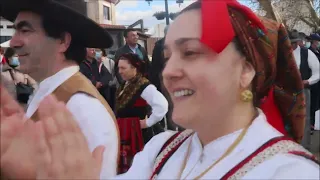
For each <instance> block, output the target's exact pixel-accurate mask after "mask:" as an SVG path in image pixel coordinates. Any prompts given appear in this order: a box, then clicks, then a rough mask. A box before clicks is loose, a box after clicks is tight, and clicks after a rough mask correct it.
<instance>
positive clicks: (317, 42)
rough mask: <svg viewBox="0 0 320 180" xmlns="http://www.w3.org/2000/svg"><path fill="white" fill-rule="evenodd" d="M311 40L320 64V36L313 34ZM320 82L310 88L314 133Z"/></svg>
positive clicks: (313, 50)
mask: <svg viewBox="0 0 320 180" xmlns="http://www.w3.org/2000/svg"><path fill="white" fill-rule="evenodd" d="M309 38H310V40H311V46H310V48H309V49H310V50H311V51H312V52H313V53H314V54H315V55H316V56H317V58H318V60H319V62H320V51H319V49H320V36H319V35H318V34H311V35H310V37H309ZM319 91H320V81H319V82H318V83H316V84H314V85H312V86H311V87H310V93H311V109H310V112H311V114H310V121H311V127H312V129H311V130H312V131H311V133H313V130H314V123H315V114H316V111H317V110H319V109H320V93H319Z"/></svg>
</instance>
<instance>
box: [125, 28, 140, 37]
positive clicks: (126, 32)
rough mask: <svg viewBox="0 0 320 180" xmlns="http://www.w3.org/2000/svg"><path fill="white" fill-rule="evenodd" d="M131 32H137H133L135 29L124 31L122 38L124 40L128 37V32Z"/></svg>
mask: <svg viewBox="0 0 320 180" xmlns="http://www.w3.org/2000/svg"><path fill="white" fill-rule="evenodd" d="M132 31H137V30H135V29H126V30H124V32H123V36H124V37H125V38H126V37H128V34H129V32H132Z"/></svg>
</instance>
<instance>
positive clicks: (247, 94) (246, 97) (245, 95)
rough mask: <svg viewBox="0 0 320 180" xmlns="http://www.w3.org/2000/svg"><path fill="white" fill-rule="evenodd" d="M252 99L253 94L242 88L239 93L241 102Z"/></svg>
mask: <svg viewBox="0 0 320 180" xmlns="http://www.w3.org/2000/svg"><path fill="white" fill-rule="evenodd" d="M252 99H253V94H252V92H251V91H250V90H244V91H243V92H242V93H241V100H242V101H243V102H250V101H252Z"/></svg>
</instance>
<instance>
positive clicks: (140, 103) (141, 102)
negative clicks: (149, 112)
mask: <svg viewBox="0 0 320 180" xmlns="http://www.w3.org/2000/svg"><path fill="white" fill-rule="evenodd" d="M147 105H148V103H147V101H146V100H144V99H143V98H141V97H140V98H139V99H137V100H136V102H135V103H134V105H133V106H134V107H144V106H147Z"/></svg>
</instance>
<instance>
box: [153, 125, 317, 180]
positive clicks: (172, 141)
mask: <svg viewBox="0 0 320 180" xmlns="http://www.w3.org/2000/svg"><path fill="white" fill-rule="evenodd" d="M191 135H192V131H190V130H186V131H183V132H178V133H176V134H174V135H173V136H172V137H171V138H169V139H168V141H167V142H166V143H165V144H164V145H163V147H162V148H161V150H160V153H159V154H158V156H157V158H156V160H155V164H154V167H153V172H152V175H151V177H150V180H155V179H157V176H158V175H159V174H160V172H161V169H162V168H163V167H164V165H165V163H166V162H167V161H168V160H169V159H170V157H171V156H172V155H173V154H174V153H175V152H176V151H177V149H179V147H180V146H181V145H182V144H183V142H184V141H185V140H187V139H188V138H189V137H190V136H191ZM278 154H294V155H297V156H302V157H304V158H307V159H309V160H312V161H314V162H316V163H317V164H319V162H317V159H316V158H315V156H314V155H312V153H310V152H309V151H307V150H306V149H304V148H303V147H302V146H300V145H299V144H297V143H296V142H295V141H294V140H292V139H291V138H288V137H285V136H280V137H276V138H273V139H270V140H269V141H267V142H266V143H265V144H263V145H262V146H261V147H260V148H258V149H257V150H256V151H255V152H253V153H252V154H251V155H249V156H248V157H246V158H245V159H244V160H243V161H241V162H240V163H239V164H238V165H236V166H235V167H233V168H232V169H231V170H230V171H229V172H228V173H227V174H225V175H224V176H223V177H222V178H221V180H231V179H241V178H243V177H244V176H245V175H246V174H247V173H248V172H250V171H251V170H252V169H253V168H255V167H257V166H258V165H259V164H261V163H263V162H264V161H265V160H268V159H270V158H272V157H274V156H275V155H278Z"/></svg>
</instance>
